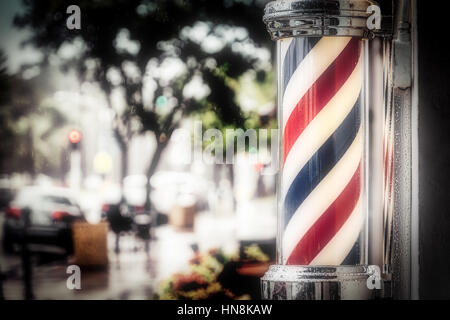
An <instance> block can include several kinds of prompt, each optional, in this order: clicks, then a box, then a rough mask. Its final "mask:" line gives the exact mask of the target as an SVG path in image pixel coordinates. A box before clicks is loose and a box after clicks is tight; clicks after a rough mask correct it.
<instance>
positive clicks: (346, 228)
mask: <svg viewBox="0 0 450 320" xmlns="http://www.w3.org/2000/svg"><path fill="white" fill-rule="evenodd" d="M363 224H364V214H363V210H362V201H361V198H360V200H359V201H358V204H357V205H356V207H355V210H353V212H352V214H351V215H350V217H349V218H348V220H347V221H346V222H345V223H344V225H343V226H342V228H341V229H340V230H339V231H338V233H337V234H336V235H335V236H334V237H333V239H331V241H330V242H329V243H328V244H327V245H326V246H325V248H323V249H322V251H320V253H319V254H318V255H317V256H316V258H314V260H313V261H311V263H310V265H312V266H338V265H341V264H342V263H343V262H344V260H345V258H346V257H347V256H348V254H349V253H350V250H352V248H353V246H354V245H355V243H356V241H357V240H358V237H359V235H360V233H361V230H362V226H363Z"/></svg>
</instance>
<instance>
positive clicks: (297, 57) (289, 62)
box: [283, 37, 320, 94]
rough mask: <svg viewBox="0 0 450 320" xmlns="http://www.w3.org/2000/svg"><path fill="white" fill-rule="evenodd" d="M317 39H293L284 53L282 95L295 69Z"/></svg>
mask: <svg viewBox="0 0 450 320" xmlns="http://www.w3.org/2000/svg"><path fill="white" fill-rule="evenodd" d="M319 40H320V38H319V37H303V38H294V39H292V41H291V44H290V45H289V49H288V51H287V52H286V57H285V59H284V66H283V94H284V92H285V91H286V87H287V85H288V83H289V80H290V79H291V77H292V75H293V74H294V72H295V70H297V67H298V66H299V65H300V63H301V62H302V61H303V59H305V57H306V56H307V55H308V53H309V52H310V51H311V50H312V48H313V47H314V46H315V45H316V44H317V42H319Z"/></svg>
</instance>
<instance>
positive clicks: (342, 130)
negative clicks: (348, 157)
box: [284, 99, 361, 227]
mask: <svg viewBox="0 0 450 320" xmlns="http://www.w3.org/2000/svg"><path fill="white" fill-rule="evenodd" d="M360 124H361V119H360V101H359V99H358V101H357V103H356V104H355V106H354V107H353V109H352V110H351V111H350V113H349V114H348V115H347V117H346V118H345V120H344V121H343V122H342V123H341V125H340V126H339V127H338V128H337V129H336V131H335V132H334V133H333V135H332V136H331V137H330V138H328V140H327V141H326V142H325V143H324V145H323V146H321V147H320V149H319V150H318V151H317V152H316V153H315V154H314V155H313V156H312V157H311V159H310V160H309V161H308V163H306V165H305V166H304V167H303V168H302V169H301V170H300V172H299V174H298V175H297V177H295V179H294V181H293V182H292V184H291V186H290V188H289V190H288V192H287V194H286V198H285V201H284V227H286V226H287V224H288V222H289V220H291V218H292V216H293V215H294V213H295V211H296V210H297V208H298V207H299V206H300V205H301V204H302V203H303V201H305V199H306V198H307V197H308V196H309V194H310V193H311V192H312V191H313V190H314V188H315V187H317V185H318V184H319V183H320V182H321V181H322V180H323V178H325V176H326V175H327V174H328V173H329V172H330V171H331V169H332V168H333V167H334V166H335V165H336V164H337V163H338V162H339V160H340V159H341V158H342V156H343V155H344V154H345V152H346V151H347V150H348V149H349V148H350V146H351V144H352V142H353V141H354V140H355V137H356V134H357V133H358V130H359V127H360Z"/></svg>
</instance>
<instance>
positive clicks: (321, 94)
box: [281, 37, 364, 265]
mask: <svg viewBox="0 0 450 320" xmlns="http://www.w3.org/2000/svg"><path fill="white" fill-rule="evenodd" d="M361 47H362V41H361V40H360V39H359V38H351V37H323V38H290V39H287V40H283V41H281V52H282V54H283V55H284V58H283V59H282V67H281V68H282V69H281V70H282V79H283V85H282V90H283V92H282V94H283V99H282V117H283V172H282V181H281V189H282V190H281V199H282V201H283V209H282V210H283V220H284V221H283V225H284V232H283V236H282V256H283V263H284V264H288V265H340V264H342V262H343V261H344V259H345V258H346V257H347V255H348V254H349V252H350V250H351V249H352V248H353V246H354V245H355V243H356V241H357V239H358V236H359V234H360V232H361V228H362V225H363V219H364V217H363V211H362V209H361V206H362V204H361V195H362V193H363V192H362V188H363V184H362V182H361V178H362V175H363V171H362V170H363V168H362V154H363V140H364V138H363V135H364V132H363V130H362V126H361V113H362V110H361V99H360V93H361V87H362V70H363V69H362V54H361V52H362V50H361Z"/></svg>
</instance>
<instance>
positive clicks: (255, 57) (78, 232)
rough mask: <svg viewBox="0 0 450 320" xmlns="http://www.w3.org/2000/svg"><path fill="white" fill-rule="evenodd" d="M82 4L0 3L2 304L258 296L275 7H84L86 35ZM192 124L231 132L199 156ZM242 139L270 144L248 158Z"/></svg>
mask: <svg viewBox="0 0 450 320" xmlns="http://www.w3.org/2000/svg"><path fill="white" fill-rule="evenodd" d="M71 2H72V1H65V0H45V1H13V0H7V1H2V2H1V4H0V17H1V18H0V242H1V246H0V299H1V298H5V299H208V298H209V299H255V298H259V278H260V277H261V276H262V275H263V274H264V272H265V271H266V270H267V268H268V266H269V265H270V264H271V263H273V262H274V260H275V255H276V254H275V233H276V224H277V221H276V199H275V178H276V175H275V172H272V173H270V174H267V172H266V171H265V169H267V168H268V167H270V166H271V165H273V163H272V162H273V161H272V155H273V152H272V151H271V150H272V149H271V148H272V146H273V145H274V144H275V145H276V144H277V139H276V137H272V136H271V134H270V133H271V132H272V131H271V129H276V128H277V124H276V106H275V85H274V79H275V74H274V68H273V65H272V61H273V58H272V56H273V47H272V42H271V41H270V39H269V36H268V35H267V32H266V29H265V26H264V25H263V22H262V14H263V8H264V5H265V4H266V2H267V1H266V0H220V1H208V0H193V1H178V0H169V1H167V0H164V1H162V0H153V1H150V0H127V1H125V0H116V1H113V0H102V1H79V2H78V6H79V9H80V12H79V17H80V20H79V27H80V28H79V29H78V28H69V25H70V23H71V22H70V21H72V22H73V20H70V19H76V16H73V14H75V15H76V10H75V11H70V10H68V7H69V6H71V5H72V3H71ZM68 19H69V20H68ZM196 123H200V124H201V130H202V131H201V132H200V135H201V136H203V134H205V133H206V134H205V136H208V134H207V133H208V130H210V129H217V130H216V131H218V132H219V133H222V134H223V136H214V138H212V139H211V138H208V139H205V138H204V139H203V140H201V143H200V145H198V144H197V145H196V140H195V137H194V136H195V127H196ZM230 129H242V131H238V132H240V133H239V134H240V135H243V134H244V133H245V132H248V130H256V131H255V132H257V138H258V139H260V138H262V139H264V138H265V137H262V136H261V134H260V132H261V130H264V129H265V130H267V132H268V133H269V134H268V137H267V138H268V139H267V140H268V141H267V143H263V144H261V143H259V144H258V145H256V146H254V145H251V144H250V143H249V140H250V139H247V140H245V141H246V144H245V146H244V148H243V149H242V150H240V149H238V148H236V147H235V143H236V140H237V139H239V135H238V136H236V137H232V138H231V139H230V138H227V135H226V132H227V130H230ZM205 136H203V137H205ZM230 146H231V147H230ZM211 150H213V152H211ZM230 150H231V152H232V153H233V154H232V156H233V161H232V163H225V151H228V152H229V151H230ZM222 152H223V154H222ZM221 155H222V156H223V157H222V159H223V161H222V162H221V161H217V159H218V158H220V156H221ZM255 157H256V158H255ZM255 159H256V160H255ZM72 265H76V266H79V267H80V270H81V289H73V288H72V289H71V288H69V287H70V286H68V279H69V277H70V276H71V273H68V272H67V268H68V267H69V266H72ZM70 281H71V280H70V279H69V282H70Z"/></svg>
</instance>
